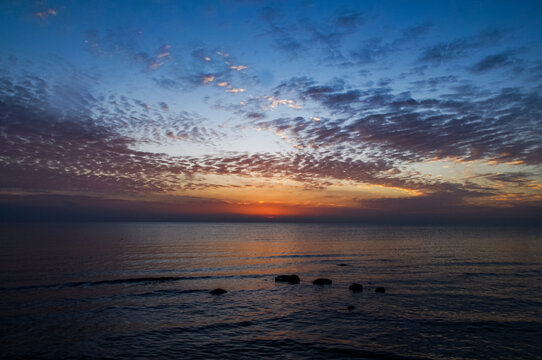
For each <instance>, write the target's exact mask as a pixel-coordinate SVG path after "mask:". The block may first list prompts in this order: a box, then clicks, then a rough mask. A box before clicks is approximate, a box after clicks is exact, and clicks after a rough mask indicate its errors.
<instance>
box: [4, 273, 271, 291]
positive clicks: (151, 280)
mask: <svg viewBox="0 0 542 360" xmlns="http://www.w3.org/2000/svg"><path fill="white" fill-rule="evenodd" d="M264 277H269V278H271V277H272V275H269V274H251V275H203V276H158V277H135V278H124V279H106V280H97V281H74V282H68V283H64V284H48V285H27V286H16V287H3V288H0V291H9V290H33V289H48V288H54V289H62V288H76V287H91V286H100V285H122V284H145V283H164V282H172V281H182V280H206V279H245V278H264Z"/></svg>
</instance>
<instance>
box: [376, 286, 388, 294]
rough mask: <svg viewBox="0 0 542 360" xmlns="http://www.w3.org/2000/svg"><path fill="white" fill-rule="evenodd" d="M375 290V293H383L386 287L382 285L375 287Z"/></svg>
mask: <svg viewBox="0 0 542 360" xmlns="http://www.w3.org/2000/svg"><path fill="white" fill-rule="evenodd" d="M375 292H377V293H385V292H386V289H384V288H383V287H377V288H376V289H375Z"/></svg>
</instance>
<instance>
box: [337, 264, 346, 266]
mask: <svg viewBox="0 0 542 360" xmlns="http://www.w3.org/2000/svg"><path fill="white" fill-rule="evenodd" d="M337 266H348V264H337Z"/></svg>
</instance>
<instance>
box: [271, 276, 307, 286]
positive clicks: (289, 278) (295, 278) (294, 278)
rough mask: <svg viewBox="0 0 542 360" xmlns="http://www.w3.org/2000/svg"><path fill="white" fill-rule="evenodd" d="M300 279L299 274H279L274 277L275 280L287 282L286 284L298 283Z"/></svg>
mask: <svg viewBox="0 0 542 360" xmlns="http://www.w3.org/2000/svg"><path fill="white" fill-rule="evenodd" d="M300 281H301V280H300V279H299V276H297V275H295V274H292V275H279V276H276V277H275V282H287V283H288V284H299V282H300Z"/></svg>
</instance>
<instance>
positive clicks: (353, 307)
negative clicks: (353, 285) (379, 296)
mask: <svg viewBox="0 0 542 360" xmlns="http://www.w3.org/2000/svg"><path fill="white" fill-rule="evenodd" d="M355 308H356V307H355V306H354V305H348V308H347V309H348V310H354V309H355Z"/></svg>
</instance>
